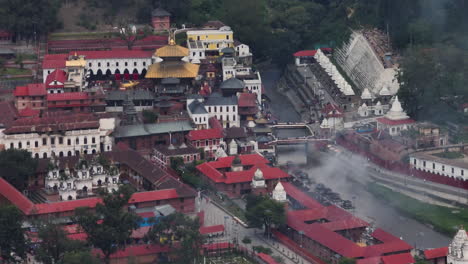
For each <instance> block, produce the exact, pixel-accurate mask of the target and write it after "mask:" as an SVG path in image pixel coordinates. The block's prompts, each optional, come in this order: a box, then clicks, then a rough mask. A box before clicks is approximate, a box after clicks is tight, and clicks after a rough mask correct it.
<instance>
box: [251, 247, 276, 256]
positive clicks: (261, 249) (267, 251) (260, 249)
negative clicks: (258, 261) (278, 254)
mask: <svg viewBox="0 0 468 264" xmlns="http://www.w3.org/2000/svg"><path fill="white" fill-rule="evenodd" d="M252 249H253V251H254V252H257V253H265V254H268V255H271V253H273V251H271V249H270V248H267V247H264V246H253V247H252Z"/></svg>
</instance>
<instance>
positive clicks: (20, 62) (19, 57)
mask: <svg viewBox="0 0 468 264" xmlns="http://www.w3.org/2000/svg"><path fill="white" fill-rule="evenodd" d="M23 61H24V55H23V54H21V53H18V54H16V57H15V63H16V64H18V65H19V66H20V68H21V69H23V68H24V62H23Z"/></svg>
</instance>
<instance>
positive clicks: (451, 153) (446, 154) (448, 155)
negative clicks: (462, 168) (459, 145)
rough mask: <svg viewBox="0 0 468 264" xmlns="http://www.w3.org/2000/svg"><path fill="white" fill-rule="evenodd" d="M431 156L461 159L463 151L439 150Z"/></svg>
mask: <svg viewBox="0 0 468 264" xmlns="http://www.w3.org/2000/svg"><path fill="white" fill-rule="evenodd" d="M432 156H436V157H439V158H444V159H461V158H463V153H461V152H458V151H446V152H439V153H434V154H432Z"/></svg>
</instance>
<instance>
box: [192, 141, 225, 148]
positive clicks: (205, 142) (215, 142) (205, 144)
mask: <svg viewBox="0 0 468 264" xmlns="http://www.w3.org/2000/svg"><path fill="white" fill-rule="evenodd" d="M219 142H220V140H219V139H213V140H211V139H206V140H197V142H196V143H195V146H196V147H197V148H199V147H204V146H212V145H216V146H217V145H219Z"/></svg>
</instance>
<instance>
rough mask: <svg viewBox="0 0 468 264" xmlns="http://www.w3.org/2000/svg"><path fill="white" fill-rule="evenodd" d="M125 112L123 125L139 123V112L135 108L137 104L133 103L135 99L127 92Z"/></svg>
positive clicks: (124, 104) (124, 105)
mask: <svg viewBox="0 0 468 264" xmlns="http://www.w3.org/2000/svg"><path fill="white" fill-rule="evenodd" d="M123 113H124V118H123V120H122V123H123V125H134V124H136V123H139V120H138V113H137V111H136V109H135V105H134V104H133V100H131V99H130V97H129V95H128V93H127V94H126V97H125V101H124V103H123Z"/></svg>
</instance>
